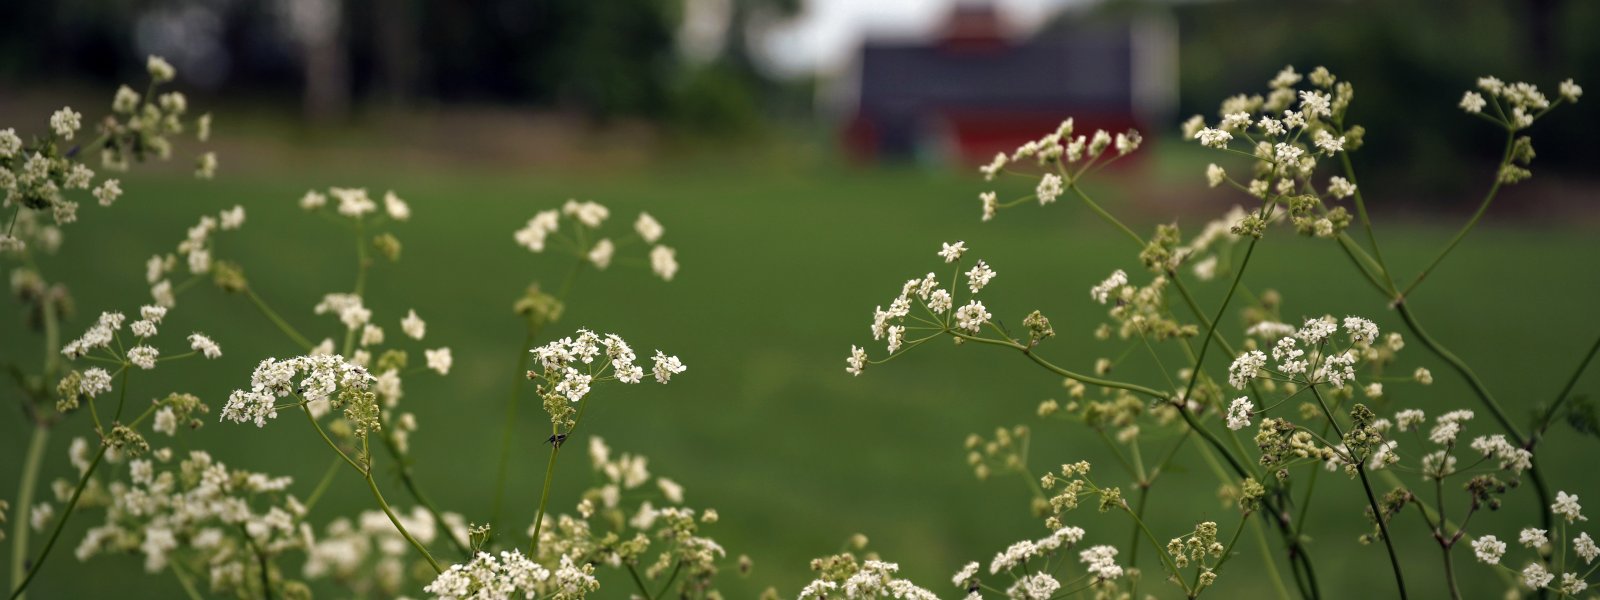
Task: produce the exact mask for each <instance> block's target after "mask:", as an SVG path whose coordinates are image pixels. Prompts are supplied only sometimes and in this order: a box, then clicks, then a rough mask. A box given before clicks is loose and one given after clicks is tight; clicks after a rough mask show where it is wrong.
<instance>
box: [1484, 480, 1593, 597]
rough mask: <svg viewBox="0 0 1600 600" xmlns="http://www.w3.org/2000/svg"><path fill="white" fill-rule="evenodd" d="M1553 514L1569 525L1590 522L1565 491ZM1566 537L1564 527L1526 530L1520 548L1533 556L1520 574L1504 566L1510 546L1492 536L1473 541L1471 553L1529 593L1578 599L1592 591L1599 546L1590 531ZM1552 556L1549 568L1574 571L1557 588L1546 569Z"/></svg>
mask: <svg viewBox="0 0 1600 600" xmlns="http://www.w3.org/2000/svg"><path fill="white" fill-rule="evenodd" d="M1550 510H1551V511H1552V512H1553V513H1555V514H1556V515H1557V516H1559V517H1561V519H1562V520H1564V521H1565V522H1566V524H1567V525H1570V524H1573V523H1576V522H1579V521H1587V520H1588V518H1587V517H1585V516H1584V515H1583V507H1582V506H1580V505H1579V504H1578V496H1577V495H1575V494H1568V493H1567V492H1565V491H1561V492H1557V493H1556V501H1555V503H1554V504H1552V505H1551V506H1550ZM1566 536H1567V527H1565V526H1563V527H1560V528H1558V529H1556V530H1555V531H1547V530H1544V529H1539V528H1536V527H1525V528H1523V529H1522V531H1520V532H1519V533H1518V535H1517V544H1518V545H1519V546H1521V547H1523V548H1526V549H1529V550H1530V551H1531V552H1530V554H1531V556H1530V557H1529V559H1530V560H1529V561H1528V562H1527V563H1526V566H1524V567H1523V568H1522V569H1521V570H1515V569H1512V568H1510V567H1507V566H1505V565H1503V564H1502V563H1501V559H1502V557H1504V556H1505V554H1506V549H1507V545H1506V543H1505V542H1503V541H1501V540H1500V538H1498V537H1496V536H1494V535H1492V534H1488V535H1480V536H1478V537H1477V539H1474V540H1473V541H1472V552H1473V554H1474V555H1476V556H1477V558H1478V562H1481V563H1484V564H1488V565H1494V566H1495V567H1497V568H1499V569H1501V570H1503V571H1505V572H1506V573H1507V574H1508V575H1512V576H1514V577H1515V578H1516V579H1517V581H1519V582H1520V583H1521V584H1522V585H1524V586H1526V587H1528V588H1530V589H1534V590H1540V589H1544V588H1549V589H1551V590H1554V591H1557V592H1559V593H1561V595H1563V596H1574V597H1576V596H1577V595H1578V594H1581V593H1583V592H1584V591H1585V590H1588V589H1589V576H1590V575H1593V574H1594V571H1595V569H1594V568H1593V565H1594V561H1595V559H1596V558H1600V545H1597V544H1596V543H1595V540H1594V538H1593V537H1591V536H1590V535H1589V532H1587V531H1582V532H1578V533H1577V535H1572V536H1571V537H1566ZM1563 538H1565V539H1563ZM1568 552H1571V553H1572V555H1574V557H1573V558H1574V559H1573V560H1572V561H1570V562H1569V561H1567V557H1568V556H1569V555H1568ZM1552 553H1553V554H1554V557H1552V558H1550V563H1549V564H1556V565H1566V566H1570V567H1572V568H1573V569H1574V570H1572V571H1569V572H1565V573H1561V581H1560V583H1558V584H1554V585H1552V584H1553V583H1555V581H1556V574H1555V573H1553V572H1551V571H1550V569H1549V568H1548V567H1547V566H1546V564H1547V563H1546V562H1545V558H1544V557H1545V556H1548V555H1550V554H1552ZM1578 560H1582V561H1583V563H1582V564H1581V565H1580V564H1579V563H1578ZM1584 567H1588V568H1584Z"/></svg>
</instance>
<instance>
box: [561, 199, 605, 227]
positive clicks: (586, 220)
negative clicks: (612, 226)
mask: <svg viewBox="0 0 1600 600" xmlns="http://www.w3.org/2000/svg"><path fill="white" fill-rule="evenodd" d="M561 212H562V214H565V215H567V216H569V217H573V218H575V219H577V220H578V222H579V223H582V224H583V225H584V226H585V227H588V228H590V229H596V228H598V227H600V224H601V223H604V222H605V220H606V219H607V218H609V217H610V216H611V210H610V209H607V208H606V207H605V205H603V204H600V203H598V202H592V201H587V200H586V201H583V202H578V201H577V200H568V201H567V203H566V204H563V205H562V206H561Z"/></svg>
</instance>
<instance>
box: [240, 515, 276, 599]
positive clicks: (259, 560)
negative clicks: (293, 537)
mask: <svg viewBox="0 0 1600 600" xmlns="http://www.w3.org/2000/svg"><path fill="white" fill-rule="evenodd" d="M239 533H241V534H243V535H244V539H245V543H247V544H249V545H250V553H251V554H254V555H256V564H257V565H258V566H259V567H260V568H261V598H262V599H263V600H272V565H270V564H268V563H267V553H266V552H262V551H261V547H260V546H257V545H256V542H255V540H252V539H250V531H249V530H247V529H245V527H244V525H240V526H239Z"/></svg>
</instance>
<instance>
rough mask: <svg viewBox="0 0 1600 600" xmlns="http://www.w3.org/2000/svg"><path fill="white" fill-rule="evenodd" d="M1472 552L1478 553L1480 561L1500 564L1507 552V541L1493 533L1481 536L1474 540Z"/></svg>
mask: <svg viewBox="0 0 1600 600" xmlns="http://www.w3.org/2000/svg"><path fill="white" fill-rule="evenodd" d="M1472 552H1473V554H1476V555H1478V561H1479V562H1483V563H1487V564H1491V565H1498V564H1500V557H1501V556H1504V555H1505V553H1506V543H1505V542H1502V541H1500V539H1499V538H1497V537H1495V536H1492V535H1485V536H1481V537H1479V538H1478V539H1475V540H1472Z"/></svg>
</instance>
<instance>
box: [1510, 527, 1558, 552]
mask: <svg viewBox="0 0 1600 600" xmlns="http://www.w3.org/2000/svg"><path fill="white" fill-rule="evenodd" d="M1517 543H1518V544H1522V545H1523V547H1526V548H1538V547H1540V546H1543V545H1545V544H1548V543H1550V533H1549V532H1548V531H1545V530H1543V529H1536V528H1533V527H1527V528H1524V529H1523V530H1522V531H1521V532H1519V533H1518V534H1517Z"/></svg>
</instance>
